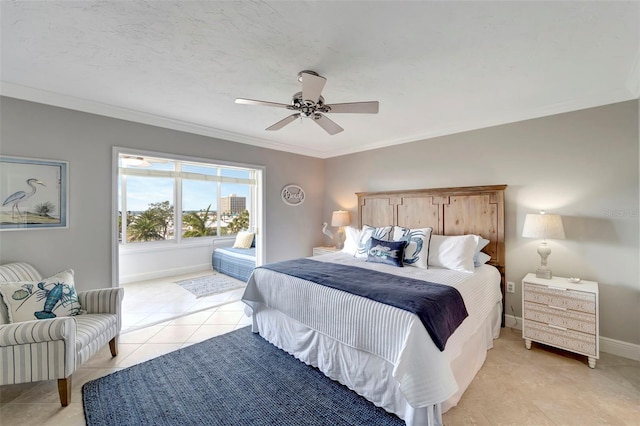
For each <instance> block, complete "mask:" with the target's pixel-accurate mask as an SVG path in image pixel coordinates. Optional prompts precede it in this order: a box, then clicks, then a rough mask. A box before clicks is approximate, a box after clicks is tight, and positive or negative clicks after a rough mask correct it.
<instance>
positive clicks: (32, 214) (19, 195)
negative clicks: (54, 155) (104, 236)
mask: <svg viewBox="0 0 640 426" xmlns="http://www.w3.org/2000/svg"><path fill="white" fill-rule="evenodd" d="M67 168H68V163H67V162H66V161H54V160H38V159H29V158H18V157H6V156H0V230H20V229H32V228H33V229H35V228H52V227H56V228H66V227H67V207H68V197H67V189H68V187H67V185H68V179H67V177H68V175H67Z"/></svg>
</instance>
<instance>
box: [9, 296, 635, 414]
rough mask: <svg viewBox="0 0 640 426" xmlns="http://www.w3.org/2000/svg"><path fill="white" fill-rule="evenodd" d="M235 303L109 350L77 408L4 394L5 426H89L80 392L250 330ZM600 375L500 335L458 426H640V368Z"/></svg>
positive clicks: (52, 391)
mask: <svg viewBox="0 0 640 426" xmlns="http://www.w3.org/2000/svg"><path fill="white" fill-rule="evenodd" d="M242 310H243V306H242V303H241V302H232V303H229V304H227V305H223V306H220V307H217V308H212V309H207V310H204V311H201V312H197V313H193V314H190V315H187V316H184V317H181V318H178V319H173V320H171V321H166V322H163V323H160V324H157V325H153V326H149V327H146V328H142V329H139V330H136V331H131V332H128V333H125V334H124V335H123V336H122V338H121V343H120V353H119V355H118V356H117V357H115V358H112V357H111V355H110V353H109V349H108V348H107V347H105V348H104V349H103V350H102V351H100V352H99V353H98V354H97V355H96V356H94V357H93V358H92V359H91V360H89V361H88V362H87V363H85V364H84V365H83V366H82V367H81V368H80V369H79V370H78V371H77V372H76V373H75V374H74V375H73V388H72V397H71V398H72V402H71V404H70V405H69V406H68V407H66V408H61V407H60V404H59V402H58V392H57V385H56V381H49V382H40V383H28V384H22V385H10V386H2V387H0V424H2V425H3V426H4V425H17V426H22V425H38V426H39V425H64V426H68V425H84V424H85V422H84V414H83V411H82V397H81V388H82V385H83V384H84V383H86V382H87V381H89V380H93V379H95V378H98V377H101V376H104V375H107V374H109V373H111V372H114V371H116V370H120V369H123V368H126V367H130V366H132V365H135V364H138V363H140V362H143V361H146V360H149V359H151V358H154V357H157V356H160V355H163V354H165V353H168V352H171V351H174V350H176V349H179V348H181V347H184V346H187V345H191V344H194V343H196V342H199V341H202V340H204V339H208V338H210V337H213V336H217V335H219V334H223V333H226V332H229V331H231V330H234V329H236V328H239V327H243V326H245V325H247V324H249V323H250V320H249V318H247V317H245V316H244V314H243V311H242ZM600 355H601V359H600V360H599V361H598V364H597V366H596V369H593V370H592V369H590V368H589V367H588V366H587V362H586V358H585V357H581V356H577V355H572V354H569V353H566V352H561V351H557V350H555V349H552V348H549V347H544V346H541V345H537V344H535V343H534V344H533V347H532V349H531V350H526V349H525V347H524V342H523V340H522V338H521V335H520V332H519V331H517V330H512V329H509V328H505V329H502V332H501V336H500V338H499V339H498V340H496V341H495V346H494V348H493V349H492V350H490V351H489V353H488V355H487V360H486V362H485V364H484V366H483V367H482V369H481V370H480V372H479V373H478V375H477V376H476V378H475V379H474V380H473V382H472V383H471V385H470V386H469V388H468V389H467V391H466V393H465V394H464V395H463V397H462V399H461V401H460V403H459V404H458V406H457V407H454V408H452V409H451V410H450V411H449V412H447V413H445V414H444V416H443V418H444V423H445V425H447V426H454V425H471V424H477V425H500V424H504V425H605V424H607V425H638V424H640V363H639V362H637V361H633V360H629V359H626V358H621V357H617V356H614V355H609V354H606V353H601V354H600Z"/></svg>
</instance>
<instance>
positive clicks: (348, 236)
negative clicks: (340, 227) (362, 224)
mask: <svg viewBox="0 0 640 426" xmlns="http://www.w3.org/2000/svg"><path fill="white" fill-rule="evenodd" d="M344 236H345V240H344V246H343V247H342V252H343V253H349V254H350V255H351V256H353V255H355V254H356V251H357V250H358V241H359V240H360V230H359V229H356V228H354V227H353V226H345V227H344Z"/></svg>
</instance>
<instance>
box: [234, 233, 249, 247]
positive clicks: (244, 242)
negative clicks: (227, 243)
mask: <svg viewBox="0 0 640 426" xmlns="http://www.w3.org/2000/svg"><path fill="white" fill-rule="evenodd" d="M253 236H254V234H253V232H249V231H240V232H238V235H236V241H235V242H234V243H233V248H245V249H248V248H251V243H253Z"/></svg>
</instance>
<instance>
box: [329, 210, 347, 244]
mask: <svg viewBox="0 0 640 426" xmlns="http://www.w3.org/2000/svg"><path fill="white" fill-rule="evenodd" d="M350 223H351V218H350V217H349V212H348V211H346V210H336V211H335V212H333V214H332V215H331V226H337V227H338V232H336V248H337V249H338V250H342V247H343V246H344V228H343V226H347V225H349V224H350Z"/></svg>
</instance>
